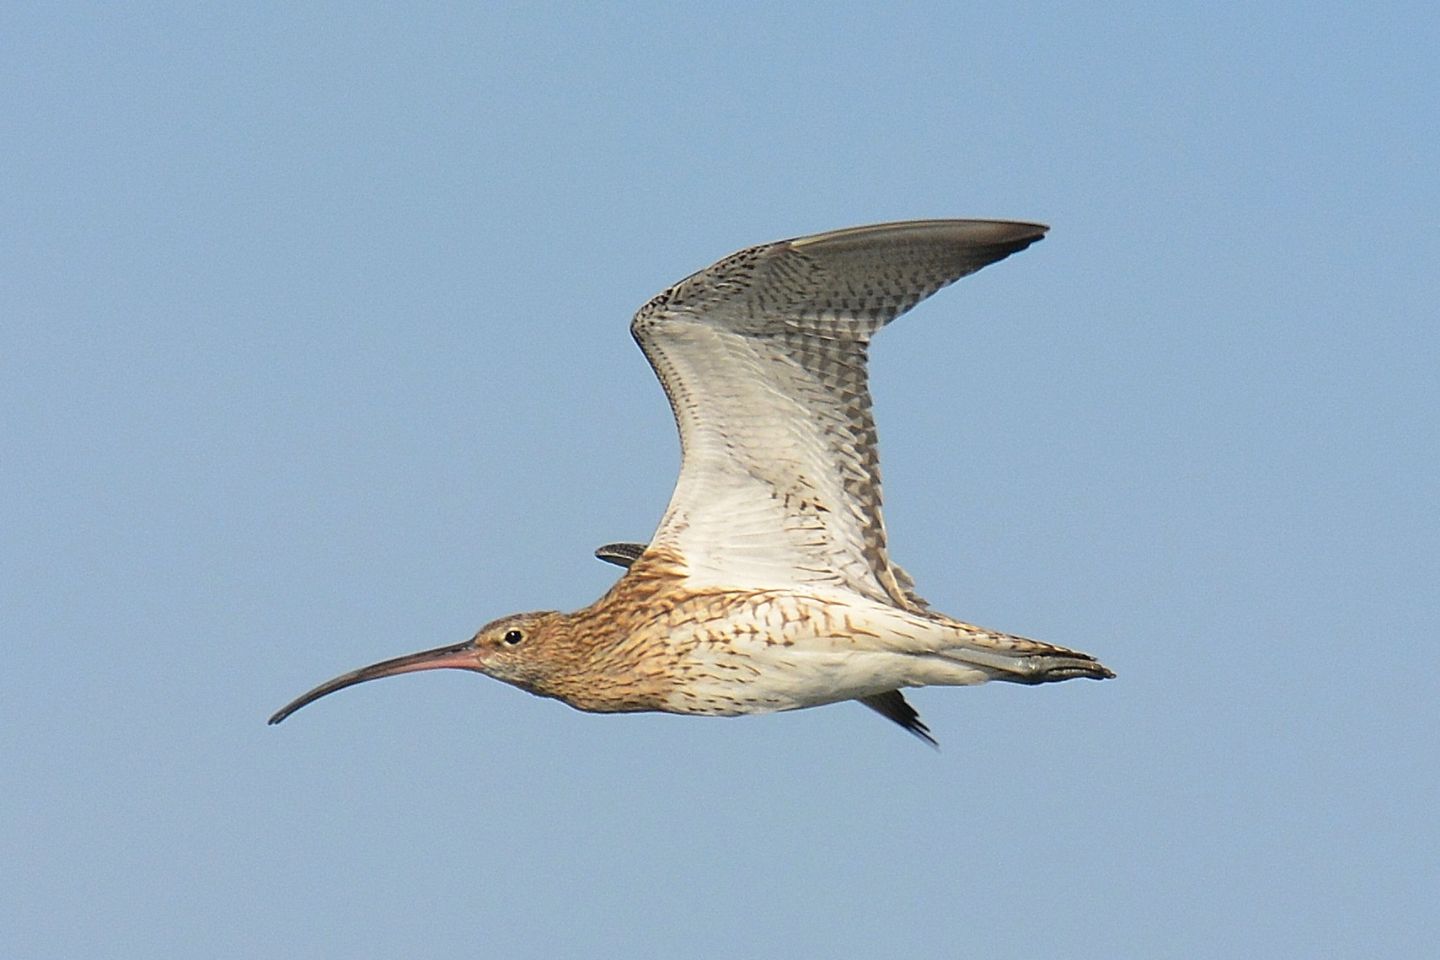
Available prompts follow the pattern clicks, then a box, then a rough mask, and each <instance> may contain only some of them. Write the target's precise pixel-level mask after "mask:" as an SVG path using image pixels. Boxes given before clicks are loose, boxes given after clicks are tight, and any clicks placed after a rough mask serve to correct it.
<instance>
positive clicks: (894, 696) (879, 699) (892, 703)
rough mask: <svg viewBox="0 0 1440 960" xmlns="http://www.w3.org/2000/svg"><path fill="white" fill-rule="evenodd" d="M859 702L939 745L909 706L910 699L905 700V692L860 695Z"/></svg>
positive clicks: (935, 745) (891, 691)
mask: <svg viewBox="0 0 1440 960" xmlns="http://www.w3.org/2000/svg"><path fill="white" fill-rule="evenodd" d="M860 702H861V703H863V704H865V706H867V707H869V708H870V709H871V710H874V711H875V712H876V713H878V714H880V716H882V717H884V718H886V719H887V720H894V721H895V722H896V723H898V724H900V726H902V727H904V728H905V729H906V730H909V731H910V732H911V733H913V734H915V736H917V737H919V738H920V739H921V740H924V741H925V742H926V743H928V744H930V746H932V747H937V748H938V747H939V746H940V741H938V740H936V739H935V738H934V737H933V736H931V734H930V728H929V727H927V726H925V721H924V720H921V719H920V713H919V711H917V710H916V709H915V708H914V707H912V706H910V701H909V700H906V699H905V694H903V693H901V692H900V691H899V690H887V691H886V692H885V693H877V694H875V695H874V696H873V697H861V698H860Z"/></svg>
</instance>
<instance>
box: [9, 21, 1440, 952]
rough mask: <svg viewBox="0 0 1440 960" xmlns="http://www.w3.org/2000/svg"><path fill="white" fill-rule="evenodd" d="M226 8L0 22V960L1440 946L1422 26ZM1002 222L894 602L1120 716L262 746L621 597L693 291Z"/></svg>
mask: <svg viewBox="0 0 1440 960" xmlns="http://www.w3.org/2000/svg"><path fill="white" fill-rule="evenodd" d="M238 6H239V7H240V8H239V9H237V5H219V6H213V5H204V6H203V7H202V5H195V4H163V3H161V4H124V5H108V4H107V5H100V4H97V5H93V6H91V5H78V4H71V5H64V4H57V5H45V6H44V7H43V12H41V5H38V4H37V5H31V4H11V5H6V7H5V10H4V12H3V13H0V79H3V90H4V96H3V98H0V141H3V144H4V146H3V148H0V199H3V211H0V251H3V258H0V263H3V265H0V410H3V420H0V429H3V437H0V439H3V447H0V520H3V530H0V535H3V536H0V553H3V556H0V560H3V567H0V604H3V607H0V617H3V623H0V629H3V633H0V641H3V654H4V656H3V668H0V718H3V725H0V750H3V755H0V807H3V815H0V862H3V868H0V955H3V956H5V957H6V958H16V960H31V958H34V960H41V958H66V960H72V958H77V957H106V958H111V957H113V958H147V960H153V958H157V957H207V958H211V957H213V958H254V957H268V958H288V957H347V958H355V957H377V958H380V957H388V958H394V957H416V956H424V957H436V958H452V957H454V958H459V957H475V956H497V957H498V956H552V957H553V956H574V957H579V956H584V957H596V958H615V957H627V958H629V957H648V956H673V957H695V958H712V957H714V958H720V957H724V958H734V957H746V956H751V957H761V956H790V957H805V956H897V957H907V958H922V957H954V956H972V955H973V956H984V957H990V958H1010V957H1014V958H1021V957H1044V956H1055V957H1074V958H1086V957H1096V958H1101V957H1103V958H1114V957H1187V958H1190V957H1205V956H1214V957H1235V956H1267V957H1342V956H1348V957H1394V958H1406V957H1433V956H1434V955H1435V954H1434V950H1435V942H1436V939H1437V936H1440V919H1437V914H1440V911H1437V906H1436V905H1437V903H1440V827H1437V809H1440V748H1437V746H1436V740H1437V730H1440V683H1437V678H1436V677H1437V668H1436V665H1435V658H1436V654H1437V651H1440V647H1437V640H1440V637H1437V633H1440V612H1437V585H1440V510H1437V505H1436V500H1437V494H1440V374H1437V367H1440V333H1437V312H1440V311H1437V301H1440V280H1437V275H1440V269H1437V268H1440V172H1437V171H1440V157H1437V153H1440V114H1437V104H1440V68H1437V67H1436V51H1437V50H1440V28H1437V20H1440V15H1437V13H1436V12H1435V6H1434V4H1432V3H1422V2H1416V3H1379V4H1353V3H1259V4H1248V3H1247V4H1230V3H1218V4H1195V5H1184V8H1180V7H1179V6H1178V5H1177V6H1173V7H1172V6H1171V5H1159V6H1157V5H1156V4H1153V3H1148V2H1147V3H1139V2H1137V3H1126V4H1109V5H1099V6H1097V5H1095V4H1088V3H1086V4H1058V5H1052V4H1019V5H1007V4H1000V5H996V4H968V3H967V4H957V3H949V4H933V5H931V4H914V5H909V4H907V5H877V4H870V3H865V4H826V5H777V4H773V3H763V4H747V3H738V4H737V3H729V4H713V3H707V4H703V5H701V4H646V3H631V4H627V5H625V6H624V7H621V6H619V5H614V6H609V7H601V6H600V5H594V6H589V5H566V4H532V3H527V4H513V5H509V4H431V3H421V4H404V5H392V6H390V7H388V8H387V7H372V6H369V5H362V4H333V5H316V4H308V3H301V4H293V3H287V4H247V5H238ZM966 216H974V217H999V218H1011V217H1013V218H1017V219H1034V220H1040V221H1043V222H1046V223H1049V224H1051V225H1052V227H1053V230H1052V233H1051V235H1050V237H1049V238H1048V239H1046V240H1045V241H1044V242H1043V243H1040V244H1038V245H1036V246H1034V247H1032V248H1030V249H1029V250H1027V251H1025V252H1024V253H1022V254H1019V255H1017V256H1015V257H1013V258H1012V259H1010V260H1007V261H1005V262H1004V263H1002V264H999V265H996V266H994V267H991V268H990V269H988V270H986V271H984V272H983V273H982V274H980V275H978V276H975V277H972V278H970V279H968V280H965V281H963V282H962V283H960V284H959V285H957V286H955V287H953V288H951V289H949V290H947V291H945V292H944V293H942V294H940V295H939V296H937V297H936V298H935V299H933V300H931V301H929V302H928V303H926V304H925V305H923V306H922V307H921V308H920V309H918V310H916V311H915V313H913V314H911V315H909V316H907V317H906V318H905V319H904V320H903V321H902V322H900V323H898V324H896V325H895V326H893V327H891V328H889V329H888V330H887V331H886V332H885V333H884V334H883V335H882V336H881V338H880V339H879V340H878V341H877V343H876V345H875V349H874V351H873V356H874V363H873V367H872V387H873V391H874V394H875V398H876V409H877V416H878V419H879V426H880V435H881V448H882V454H883V463H884V470H885V480H886V497H887V501H886V502H887V516H888V520H889V525H890V530H891V542H892V548H893V553H894V555H895V557H896V559H897V560H898V561H899V562H900V563H902V564H904V565H905V566H906V567H908V568H909V569H910V571H911V572H912V573H914V574H915V576H916V578H917V579H918V581H919V586H920V590H921V591H922V592H923V593H924V594H925V595H926V596H927V597H929V598H930V599H931V601H932V602H934V603H935V605H936V606H937V607H939V608H940V609H942V610H945V611H947V612H949V613H952V614H954V615H957V616H960V617H963V618H965V619H968V620H971V621H973V622H977V623H982V624H985V625H988V626H993V627H997V628H1001V629H1005V630H1009V631H1013V632H1018V633H1023V634H1027V635H1030V636H1035V637H1039V638H1044V639H1047V640H1051V641H1054V642H1056V643H1061V644H1065V645H1068V646H1074V647H1077V648H1079V649H1083V650H1087V651H1090V652H1093V653H1095V654H1096V655H1098V656H1100V657H1102V658H1103V659H1104V661H1105V662H1106V663H1107V664H1109V665H1110V666H1111V667H1113V668H1114V669H1115V671H1116V672H1117V673H1118V675H1119V676H1118V678H1117V679H1116V680H1114V681H1111V682H1107V683H1103V684H1098V683H1087V682H1078V681H1077V682H1072V683H1066V684H1060V685H1053V686H1049V687H1044V688H1025V687H1019V686H1012V685H1004V684H992V685H990V686H988V687H985V688H982V689H974V690H970V689H928V690H921V691H916V692H915V693H914V694H913V695H912V699H913V701H914V702H915V703H916V705H917V706H918V707H919V708H920V710H921V712H922V714H923V716H924V717H925V718H926V719H927V720H928V721H929V723H930V725H931V726H932V728H933V729H934V731H935V733H936V734H937V735H938V736H939V738H940V740H941V742H942V746H943V749H942V750H941V751H940V752H938V753H937V752H935V751H933V750H930V749H927V748H926V747H925V746H924V745H922V744H920V743H919V742H917V741H915V740H914V739H912V738H910V737H908V736H906V735H905V734H904V733H903V732H902V731H900V730H899V729H898V728H895V727H892V726H891V725H889V724H887V723H885V722H884V721H883V720H880V719H878V718H877V717H875V716H874V715H872V714H871V713H870V712H869V711H867V710H864V709H863V708H861V707H859V706H856V705H852V704H841V705H837V706H832V707H826V708H822V709H818V710H809V711H803V712H800V713H793V714H785V715H778V716H770V717H753V718H744V719H738V720H708V719H691V718H680V717H669V716H658V715H656V716H628V717H597V716H591V715H586V714H581V713H578V712H574V711H572V710H569V709H567V708H566V707H564V706H562V705H560V704H558V703H555V702H553V701H544V700H540V699H537V698H533V697H530V696H527V695H525V694H523V693H521V692H519V691H516V690H514V689H511V688H509V687H506V686H503V685H502V684H499V683H496V682H494V681H490V680H487V679H485V678H483V677H478V676H475V675H469V674H463V673H457V672H451V671H444V672H439V673H432V674H424V675H420V676H412V677H403V678H398V679H394V680H389V681H385V682H381V683H376V684H370V685H366V686H363V687H358V688H355V689H353V690H348V691H345V692H344V693H342V694H339V695H337V696H335V697H333V698H331V699H327V700H324V701H322V702H320V703H318V704H316V705H314V706H311V707H309V708H307V709H305V710H304V711H303V712H301V713H299V714H297V715H296V716H295V717H293V718H292V719H291V720H289V721H288V722H286V723H285V724H284V725H283V726H280V727H276V728H269V727H266V725H265V718H266V717H267V716H268V715H269V713H270V712H271V711H272V710H274V709H276V708H277V707H279V706H280V705H281V704H283V703H285V702H286V701H287V700H289V699H290V698H291V697H292V696H294V695H296V694H298V693H300V692H302V691H304V690H306V689H308V688H309V687H310V686H312V685H314V684H315V683H317V682H319V681H321V680H325V679H327V678H329V677H331V676H332V675H334V674H337V673H340V672H342V671H344V670H348V669H350V668H352V667H355V666H359V665H362V664H366V663H369V662H372V661H375V660H379V659H383V658H386V657H389V656H393V655H396V654H401V653H406V652H410V651H412V650H418V649H423V648H427V647H433V646H439V645H442V644H448V643H452V642H456V641H458V640H462V639H465V638H466V637H468V636H469V635H470V633H471V632H472V631H473V630H474V629H475V628H476V627H478V626H479V625H480V624H481V623H483V622H485V621H487V620H489V619H491V618H493V617H496V616H499V615H501V614H505V613H509V612H513V611H516V610H525V609H535V608H562V609H573V608H575V607H579V606H581V605H583V604H585V603H588V602H589V601H591V600H592V599H594V598H595V597H596V596H598V595H599V594H600V593H601V592H603V591H604V590H605V589H606V588H607V586H608V585H609V584H610V583H611V582H612V581H613V579H614V577H615V575H616V573H617V571H616V570H615V569H614V568H611V567H607V566H605V565H602V564H600V563H599V562H597V561H595V560H594V559H592V558H591V556H590V551H591V550H592V548H594V547H595V546H596V545H598V544H600V543H603V542H605V541H607V540H613V539H645V538H647V537H648V536H649V535H650V533H651V532H652V531H653V529H654V526H655V523H656V522H657V520H658V519H659V516H660V513H661V511H662V509H663V507H664V505H665V502H666V500H667V498H668V496H669V493H670V489H671V486H672V484H673V481H674V476H675V471H676V467H677V462H678V450H677V443H676V439H675V436H674V430H673V426H672V424H671V420H670V414H669V412H668V410H667V408H666V406H665V402H664V399H663V396H662V393H661V391H660V388H659V386H658V385H657V384H656V383H655V381H654V379H653V377H652V375H651V373H650V370H649V368H648V367H647V366H646V364H645V361H644V359H643V357H642V356H641V354H640V353H639V351H638V350H637V349H636V348H635V347H634V345H633V344H632V343H631V341H630V339H629V337H628V335H627V331H626V325H627V323H628V321H629V318H630V315H631V313H632V312H633V311H634V310H635V308H636V307H638V306H639V305H640V304H641V303H643V302H644V301H645V300H646V299H647V298H648V297H649V296H650V295H652V294H653V293H655V292H657V291H658V290H660V289H662V288H663V287H665V286H667V285H668V284H669V283H671V282H673V281H674V280H676V279H678V278H680V277H682V276H684V275H686V274H687V273H689V272H691V271H693V270H695V269H697V268H700V267H703V266H705V265H706V264H708V263H710V262H711V261H713V260H715V259H717V258H718V257H720V256H722V255H724V254H726V253H728V252H730V251H732V250H735V249H737V248H739V247H742V246H746V245H749V244H752V243H758V242H763V241H768V240H774V239H778V238H782V237H788V236H795V235H799V234H805V233H811V232H816V231H821V230H827V229H833V228H838V227H843V226H850V225H854V224H861V223H867V222H874V221H881V220H894V219H905V218H912V217H966Z"/></svg>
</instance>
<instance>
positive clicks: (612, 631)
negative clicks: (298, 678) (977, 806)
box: [271, 220, 1112, 740]
mask: <svg viewBox="0 0 1440 960" xmlns="http://www.w3.org/2000/svg"><path fill="white" fill-rule="evenodd" d="M1044 232H1045V228H1044V227H1041V226H1038V225H1035V224H1024V223H1011V222H1004V221H976V220H950V221H920V222H913V223H897V224H881V225H878V226H872V227H858V228H855V229H851V230H841V231H836V232H834V233H828V234H820V235H818V236H814V237H805V238H800V239H796V240H788V241H781V242H778V243H772V244H766V245H763V246H758V247H752V248H749V249H747V250H742V251H740V252H739V253H736V254H733V255H731V256H729V257H727V258H725V259H723V260H721V261H720V262H718V263H717V264H715V265H714V266H711V267H709V268H707V269H706V270H702V271H700V272H699V273H696V274H694V275H692V276H690V277H687V278H686V279H684V280H682V281H680V282H679V283H677V284H676V285H674V286H673V287H671V288H670V289H668V290H667V291H665V292H664V293H662V294H660V295H658V296H656V297H655V298H653V299H652V300H651V301H650V302H649V303H647V304H646V305H645V306H644V307H642V308H641V309H640V311H639V312H638V313H637V314H636V316H635V319H634V321H633V323H632V324H631V332H632V334H633V335H634V337H635V339H636V341H637V342H638V343H639V345H640V347H641V348H642V350H644V352H645V355H646V357H647V358H648V359H649V361H650V363H651V366H652V367H654V369H655V372H656V375H657V376H658V377H659V379H660V382H661V384H662V385H663V386H664V388H665V392H666V395H667V396H668V398H669V399H670V403H671V407H672V410H673V411H674V414H675V420H676V423H677V426H678V428H679V430H680V438H681V448H682V453H683V460H682V466H681V471H680V477H679V481H678V482H677V484H676V489H675V493H674V495H673V496H672V498H671V501H670V505H669V507H668V508H667V510H666V512H665V516H664V519H663V520H662V521H661V523H660V526H659V529H658V530H657V531H656V533H655V536H654V538H653V539H652V541H651V542H650V544H649V545H648V546H647V545H638V544H637V545H627V544H612V545H607V546H606V547H602V548H601V550H599V551H597V555H599V556H601V557H602V559H608V560H611V561H612V562H616V563H619V564H621V565H622V566H627V567H628V568H629V569H628V570H627V572H626V574H625V575H624V576H623V577H621V579H620V580H619V581H618V582H617V583H616V584H615V586H614V587H613V588H612V589H611V590H610V591H609V592H607V593H606V594H605V595H604V596H603V597H601V598H600V599H599V600H597V601H596V602H595V603H593V604H591V605H590V606H588V607H585V608H584V609H582V610H579V611H576V612H574V613H570V614H562V613H555V612H542V613H533V614H517V615H514V616H511V617H504V618H501V619H500V620H497V621H494V622H492V623H490V624H488V625H486V626H485V627H484V628H482V629H481V630H480V631H479V632H478V633H477V634H476V635H475V637H473V638H472V639H470V640H468V641H466V642H465V643H462V644H457V645H455V646H453V647H445V648H441V649H439V650H434V651H426V652H424V653H420V654H414V655H411V656H409V657H401V658H397V659H396V660H392V661H386V662H385V663H382V664H376V665H374V666H372V667H367V668H364V669H362V670H358V671H354V672H353V673H350V674H345V675H344V676H341V677H337V678H336V679H335V680H332V681H330V682H329V683H326V684H323V685H322V686H320V687H317V688H316V689H314V690H312V691H310V692H309V693H307V694H306V695H304V696H302V697H300V698H299V699H297V700H296V701H294V702H293V703H291V704H290V705H289V706H287V707H285V708H284V709H283V710H281V711H280V712H279V713H277V714H276V715H275V716H274V717H272V718H271V722H272V723H278V722H279V721H280V720H283V719H284V718H285V717H286V716H288V715H289V714H290V713H291V712H293V711H294V710H296V709H298V708H299V707H301V706H303V705H305V704H306V703H309V702H311V701H312V700H314V699H316V698H318V697H320V696H324V695H325V694H327V693H330V692H333V691H334V690H338V689H340V688H342V687H345V686H349V685H351V684H354V683H359V682H362V681H364V680H369V679H374V678H376V677H380V676H390V675H393V674H396V673H404V672H409V671H413V670H423V669H433V668H437V667H455V668H462V669H470V670H476V671H479V672H482V673H486V674H488V675H490V676H493V677H496V678H497V679H500V680H503V681H505V682H508V683H511V684H514V685H516V686H519V687H521V688H522V689H525V690H529V691H530V692H532V693H536V694H539V695H541V696H548V697H554V698H557V699H560V700H562V701H564V702H566V703H568V704H570V705H571V706H574V707H577V708H579V709H582V710H590V711H597V712H627V711H642V710H657V711H665V712H670V713H684V714H697V715H715V716H730V715H736V714H747V713H764V712H769V711H774V710H791V709H798V708H802V707H809V706H817V705H820V704H824V703H833V702H835V701H838V700H848V699H857V700H860V701H861V702H862V703H865V704H866V705H867V706H870V707H871V708H872V709H875V710H876V711H878V712H880V713H881V714H883V715H884V716H887V717H889V718H890V719H892V720H895V721H896V722H897V723H900V724H901V725H902V726H905V727H906V728H907V729H909V730H911V732H913V733H915V734H917V735H918V736H921V737H923V738H925V739H927V740H928V739H931V738H930V736H929V732H928V730H927V729H926V727H925V725H924V724H923V723H921V722H920V721H919V718H918V717H917V716H916V714H915V712H914V710H913V708H911V707H910V706H909V704H908V703H906V702H905V700H904V698H903V696H902V695H901V694H900V692H899V691H900V689H901V688H903V687H914V686H927V685H934V684H943V685H965V684H976V683H983V682H986V681H987V680H993V679H999V680H1008V681H1012V682H1020V683H1044V682H1048V681H1054V680H1065V679H1070V678H1072V677H1091V678H1096V679H1099V678H1104V677H1109V676H1111V675H1112V674H1111V673H1110V671H1109V670H1107V669H1106V668H1105V667H1104V666H1103V665H1101V664H1100V663H1098V662H1097V661H1095V660H1094V659H1093V658H1092V657H1090V656H1088V655H1087V654H1083V653H1077V652H1074V651H1071V650H1067V649H1065V648H1062V647H1056V646H1052V645H1050V644H1045V643H1040V642H1038V641H1034V640H1028V639H1025V638H1022V637H1016V636H1012V635H1009V634H1005V633H1000V632H997V631H992V630H986V629H984V628H981V627H975V626H972V625H970V624H966V623H963V622H961V621H958V620H954V619H952V618H950V617H948V616H945V615H944V614H941V613H938V612H936V611H933V610H931V609H930V608H929V606H928V605H927V604H926V602H925V601H924V600H922V599H920V597H919V596H918V595H917V594H916V593H915V591H914V584H913V581H912V580H911V578H910V577H909V575H908V574H906V573H905V571H904V570H903V569H901V568H900V567H899V566H897V565H895V564H894V563H892V562H891V560H890V558H889V553H888V546H887V538H886V534H885V525H884V521H883V518H882V514H881V494H880V473H879V459H878V451H877V444H876V431H875V423H874V419H873V417H872V416H871V412H870V393H869V388H868V384H867V376H866V361H867V352H868V347H869V342H870V339H871V338H872V337H873V335H874V334H875V333H876V332H877V331H878V330H879V329H880V328H881V327H883V326H884V325H885V324H887V323H889V322H890V321H891V320H893V319H894V318H895V317H897V316H899V315H900V314H901V313H904V312H905V311H906V310H908V309H909V308H910V307H912V306H914V305H915V304H916V303H918V302H919V301H920V300H922V299H924V298H925V297H928V296H930V295H931V294H932V293H934V292H935V291H937V290H939V289H940V288H941V287H944V286H946V285H948V284H949V283H952V282H953V281H955V280H956V279H958V278H960V277H962V276H964V275H966V274H968V273H972V272H974V271H975V270H978V269H980V268H981V267H983V266H985V265H986V264H989V263H992V262H994V261H996V260H1000V259H1003V258H1004V257H1006V256H1008V255H1009V254H1011V253H1014V252H1015V251H1017V250H1021V249H1023V248H1024V247H1026V246H1028V245H1029V244H1031V243H1033V242H1035V241H1036V240H1038V239H1040V238H1041V237H1042V236H1043V235H1044Z"/></svg>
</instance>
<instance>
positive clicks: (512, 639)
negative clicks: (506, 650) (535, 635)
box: [503, 630, 525, 647]
mask: <svg viewBox="0 0 1440 960" xmlns="http://www.w3.org/2000/svg"><path fill="white" fill-rule="evenodd" d="M503 639H504V640H505V642H506V643H508V644H510V646H512V647H513V646H515V644H517V643H519V642H520V641H521V640H524V639H525V634H523V633H521V632H520V631H519V630H506V631H505V636H504V638H503Z"/></svg>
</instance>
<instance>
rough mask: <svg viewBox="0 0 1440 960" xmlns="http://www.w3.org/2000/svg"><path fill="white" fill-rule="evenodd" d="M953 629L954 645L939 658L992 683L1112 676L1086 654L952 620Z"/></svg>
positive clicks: (1045, 681)
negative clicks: (974, 670)
mask: <svg viewBox="0 0 1440 960" xmlns="http://www.w3.org/2000/svg"><path fill="white" fill-rule="evenodd" d="M952 627H953V629H954V633H955V642H953V643H947V644H946V646H945V648H944V649H943V650H941V651H938V652H939V653H940V655H941V656H943V657H944V658H945V659H947V660H953V661H955V662H957V663H963V664H965V665H967V666H971V667H975V668H977V669H979V670H982V671H984V672H985V673H986V674H988V675H989V678H990V679H991V680H1004V681H1007V682H1009V683H1028V684H1036V683H1053V682H1055V681H1058V680H1074V679H1075V678H1077V677H1087V678H1089V679H1091V680H1108V679H1110V678H1111V677H1113V676H1115V674H1114V672H1112V671H1111V670H1110V668H1109V667H1107V666H1105V665H1104V664H1103V663H1101V662H1100V661H1099V660H1096V659H1095V658H1094V657H1092V656H1090V654H1088V653H1081V652H1080V651H1078V650H1067V649H1066V648H1065V647H1057V646H1055V645H1054V644H1049V643H1042V642H1041V641H1039V640H1031V639H1029V638H1028V637H1017V636H1014V635H1012V634H1008V633H998V632H996V631H994V630H986V629H985V628H984V627H976V626H972V625H971V624H968V623H961V622H959V621H952Z"/></svg>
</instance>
